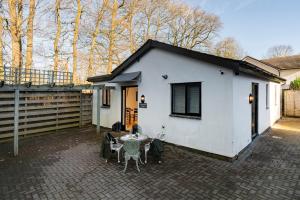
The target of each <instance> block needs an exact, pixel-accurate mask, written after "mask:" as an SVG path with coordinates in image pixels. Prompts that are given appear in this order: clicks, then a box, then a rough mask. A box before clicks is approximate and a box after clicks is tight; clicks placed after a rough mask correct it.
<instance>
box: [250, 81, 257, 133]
mask: <svg viewBox="0 0 300 200" xmlns="http://www.w3.org/2000/svg"><path fill="white" fill-rule="evenodd" d="M252 96H253V102H252V112H251V113H252V114H251V115H252V120H251V121H252V122H251V126H252V135H251V136H252V139H254V138H255V137H256V136H257V135H258V83H252Z"/></svg>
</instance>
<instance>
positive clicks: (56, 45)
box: [53, 0, 61, 71]
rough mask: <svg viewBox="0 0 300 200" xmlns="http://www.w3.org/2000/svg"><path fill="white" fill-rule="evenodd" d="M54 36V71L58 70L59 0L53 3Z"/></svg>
mask: <svg viewBox="0 0 300 200" xmlns="http://www.w3.org/2000/svg"><path fill="white" fill-rule="evenodd" d="M55 20H56V35H55V40H54V44H53V46H54V71H57V70H58V64H59V46H58V44H59V39H60V35H61V19H60V0H56V1H55Z"/></svg>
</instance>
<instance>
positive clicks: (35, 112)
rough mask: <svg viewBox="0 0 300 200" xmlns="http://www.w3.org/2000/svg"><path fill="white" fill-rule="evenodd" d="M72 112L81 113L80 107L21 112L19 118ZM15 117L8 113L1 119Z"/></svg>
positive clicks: (0, 116)
mask: <svg viewBox="0 0 300 200" xmlns="http://www.w3.org/2000/svg"><path fill="white" fill-rule="evenodd" d="M70 112H80V108H79V107H72V108H60V109H58V111H57V110H56V109H53V110H47V111H45V110H34V111H27V112H24V111H22V112H20V113H19V116H20V117H25V116H34V115H49V114H56V113H58V114H62V113H70ZM13 116H14V113H12V112H11V113H7V114H1V115H0V118H2V119H3V118H11V117H13Z"/></svg>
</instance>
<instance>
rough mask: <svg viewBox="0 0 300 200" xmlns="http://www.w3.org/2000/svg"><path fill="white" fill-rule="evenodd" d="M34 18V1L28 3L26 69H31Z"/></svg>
mask: <svg viewBox="0 0 300 200" xmlns="http://www.w3.org/2000/svg"><path fill="white" fill-rule="evenodd" d="M34 16H35V0H30V2H29V16H28V21H27V33H26V35H27V47H26V63H25V67H26V69H30V68H31V67H32V49H33V20H34Z"/></svg>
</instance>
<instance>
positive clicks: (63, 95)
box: [20, 92, 80, 98]
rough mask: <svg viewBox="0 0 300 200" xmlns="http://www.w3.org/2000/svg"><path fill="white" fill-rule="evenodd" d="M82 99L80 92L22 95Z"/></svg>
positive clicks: (23, 94)
mask: <svg viewBox="0 0 300 200" xmlns="http://www.w3.org/2000/svg"><path fill="white" fill-rule="evenodd" d="M70 96H72V97H78V98H79V97H80V93H79V92H64V93H56V92H53V93H49V92H48V93H41V92H31V93H20V97H21V98H22V97H70Z"/></svg>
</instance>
